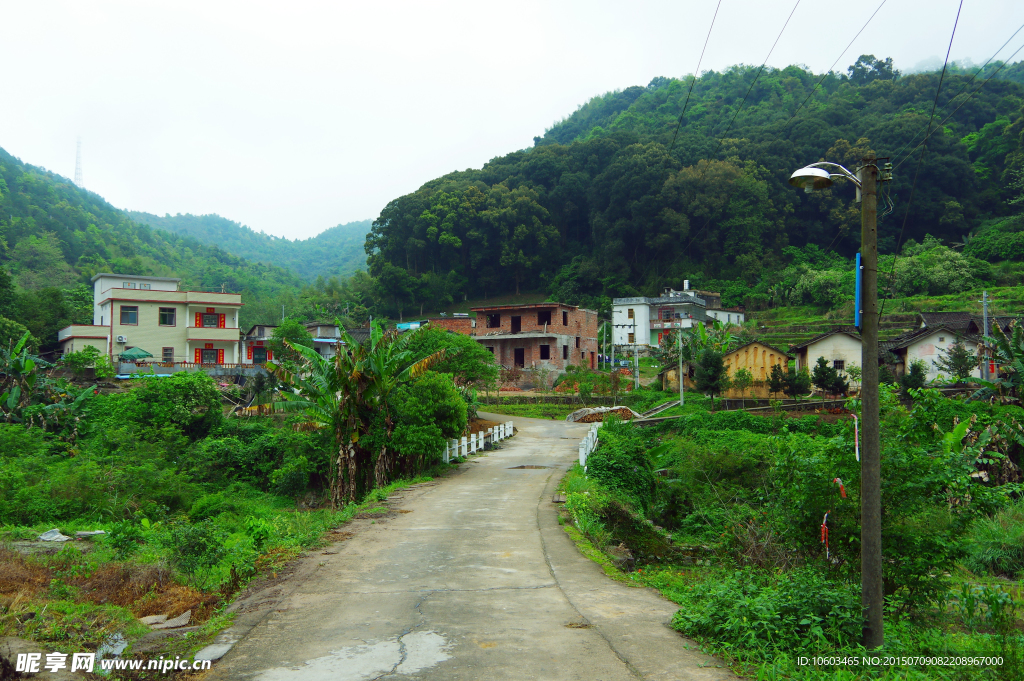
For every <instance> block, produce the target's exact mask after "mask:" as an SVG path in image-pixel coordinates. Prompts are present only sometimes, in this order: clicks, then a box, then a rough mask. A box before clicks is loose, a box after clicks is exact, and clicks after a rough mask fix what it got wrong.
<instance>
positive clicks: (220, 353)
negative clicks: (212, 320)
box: [217, 315, 224, 364]
mask: <svg viewBox="0 0 1024 681" xmlns="http://www.w3.org/2000/svg"><path fill="white" fill-rule="evenodd" d="M223 316H224V315H221V317H223ZM223 363H224V351H223V350H218V351H217V364H223Z"/></svg>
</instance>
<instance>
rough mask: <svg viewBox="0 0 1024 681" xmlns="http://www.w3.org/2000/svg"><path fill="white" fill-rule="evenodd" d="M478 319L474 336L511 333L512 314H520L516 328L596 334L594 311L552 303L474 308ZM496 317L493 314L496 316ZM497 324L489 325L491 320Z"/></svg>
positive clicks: (580, 334) (566, 333)
mask: <svg viewBox="0 0 1024 681" xmlns="http://www.w3.org/2000/svg"><path fill="white" fill-rule="evenodd" d="M474 312H476V319H477V328H476V335H477V336H486V335H487V334H491V333H512V318H513V317H519V329H518V330H519V331H520V332H523V333H527V332H536V331H540V332H547V333H557V334H564V335H568V336H580V337H582V338H594V339H596V338H597V313H596V312H593V311H591V310H584V309H579V308H572V307H568V306H564V305H561V306H559V305H552V306H551V307H549V308H533V307H522V308H515V307H507V308H490V309H488V308H474ZM547 316H550V320H551V322H550V323H549V324H547V326H546V327H545V325H544V323H543V320H544V319H545V318H547ZM495 317H496V318H495ZM495 321H496V322H498V323H497V325H496V326H490V324H492V323H493V322H495Z"/></svg>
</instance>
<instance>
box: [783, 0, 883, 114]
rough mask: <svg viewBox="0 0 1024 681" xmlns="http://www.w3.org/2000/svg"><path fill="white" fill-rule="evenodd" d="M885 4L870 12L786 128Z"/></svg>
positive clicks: (797, 109)
mask: <svg viewBox="0 0 1024 681" xmlns="http://www.w3.org/2000/svg"><path fill="white" fill-rule="evenodd" d="M885 3H886V0H882V2H881V4H880V5H878V7H877V8H875V11H874V12H872V14H871V16H870V17H868V20H867V21H865V22H864V25H863V26H861V27H860V30H859V31H857V35H855V36H853V40H851V41H850V43H849V44H848V45H847V46H846V47H845V48H844V49H843V51H842V52H840V53H839V56H838V57H836V60H835V61H834V62H832V66H830V67H828V71H826V72H825V73H824V74H822V76H821V78H820V79H819V80H818V82H817V84H815V86H814V89H813V90H811V91H810V93H809V94H808V95H807V98H806V99H804V101H803V102H801V103H800V106H798V107H797V108H796V111H794V112H793V115H792V116H790V117H789V120H788V121H786V125H787V126H788V125H789V124H790V123H792V122H793V119H794V118H796V115H797V114H798V113H800V109H802V108H804V104H807V102H808V101H810V99H811V97H812V96H813V95H814V93H815V92H817V90H818V88H819V87H821V84H822V83H823V82H824V81H825V79H826V78H827V77H828V74H830V73H832V69H834V68H835V67H836V64H838V63H839V60H840V59H842V58H843V55H844V54H846V53H847V52H848V51H849V49H850V48H851V47H852V46H853V42H854V40H856V39H857V38H859V37H860V34H861V33H863V32H864V29H865V28H867V27H868V24H870V23H871V20H872V19H874V18H875V15H876V14H878V10H880V9H882V5H884V4H885Z"/></svg>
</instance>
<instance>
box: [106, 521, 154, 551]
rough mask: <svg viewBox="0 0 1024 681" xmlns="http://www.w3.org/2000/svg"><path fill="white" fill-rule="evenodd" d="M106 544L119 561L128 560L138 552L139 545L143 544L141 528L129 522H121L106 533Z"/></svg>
mask: <svg viewBox="0 0 1024 681" xmlns="http://www.w3.org/2000/svg"><path fill="white" fill-rule="evenodd" d="M107 536H108V539H107V543H109V544H110V546H111V547H112V548H113V549H114V553H115V554H116V555H117V558H118V559H119V560H124V559H125V558H128V557H129V556H131V555H132V554H133V553H135V552H136V551H138V550H139V545H140V544H142V543H144V542H145V538H144V537H143V536H142V528H140V527H138V526H137V525H135V524H134V523H132V522H131V521H130V520H122V521H121V522H119V523H115V524H114V526H113V527H112V528H110V531H109V532H108V533H107Z"/></svg>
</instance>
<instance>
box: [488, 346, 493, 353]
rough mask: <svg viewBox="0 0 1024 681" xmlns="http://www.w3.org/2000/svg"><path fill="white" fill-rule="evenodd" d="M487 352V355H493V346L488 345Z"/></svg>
mask: <svg viewBox="0 0 1024 681" xmlns="http://www.w3.org/2000/svg"><path fill="white" fill-rule="evenodd" d="M487 352H489V353H491V354H492V355H493V354H494V346H493V345H488V346H487Z"/></svg>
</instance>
